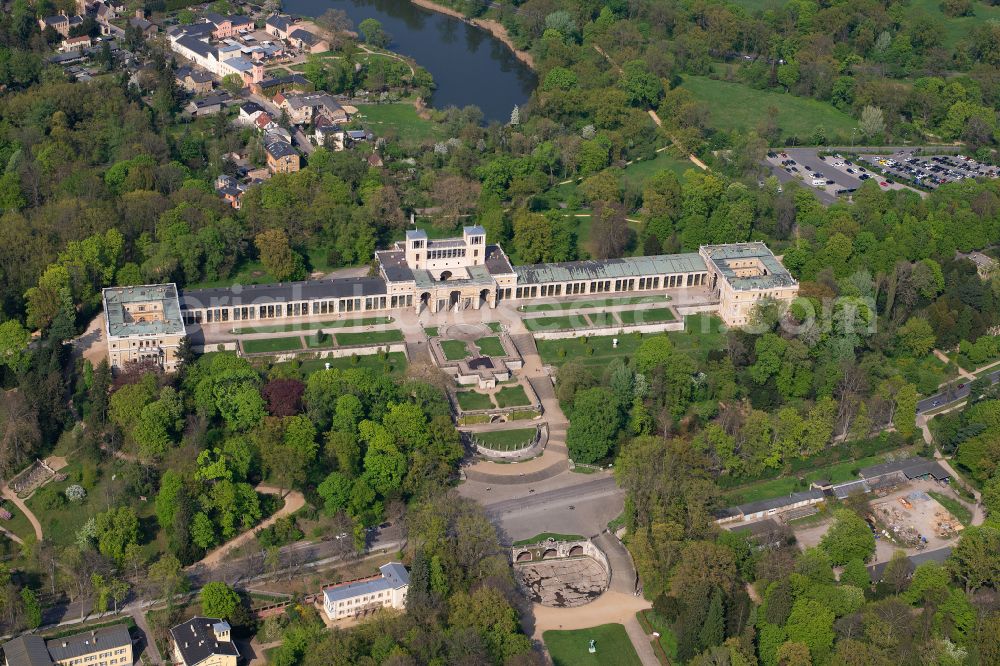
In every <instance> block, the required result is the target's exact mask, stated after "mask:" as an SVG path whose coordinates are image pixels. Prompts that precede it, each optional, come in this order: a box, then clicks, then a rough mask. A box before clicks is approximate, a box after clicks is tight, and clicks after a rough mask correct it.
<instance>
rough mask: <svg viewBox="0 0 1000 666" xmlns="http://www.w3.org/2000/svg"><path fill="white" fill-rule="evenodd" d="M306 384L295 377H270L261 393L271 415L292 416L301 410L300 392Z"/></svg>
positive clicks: (304, 388)
mask: <svg viewBox="0 0 1000 666" xmlns="http://www.w3.org/2000/svg"><path fill="white" fill-rule="evenodd" d="M305 390H306V385H305V384H303V383H302V382H300V381H299V380H297V379H272V380H271V381H269V382H268V383H267V384H265V385H264V390H262V391H261V394H262V395H263V396H264V400H267V411H268V412H269V413H270V414H271V416H294V415H295V414H298V413H299V412H301V411H302V392H303V391H305Z"/></svg>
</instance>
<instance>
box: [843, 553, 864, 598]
mask: <svg viewBox="0 0 1000 666" xmlns="http://www.w3.org/2000/svg"><path fill="white" fill-rule="evenodd" d="M840 582H841V583H842V584H844V585H853V586H855V587H857V588H860V589H862V590H866V589H868V588H869V587H871V575H870V574H869V573H868V568H867V567H866V566H865V563H864V561H863V560H861V559H860V558H858V559H853V560H850V561H848V562H847V564H845V565H844V571H843V572H842V573H841V574H840Z"/></svg>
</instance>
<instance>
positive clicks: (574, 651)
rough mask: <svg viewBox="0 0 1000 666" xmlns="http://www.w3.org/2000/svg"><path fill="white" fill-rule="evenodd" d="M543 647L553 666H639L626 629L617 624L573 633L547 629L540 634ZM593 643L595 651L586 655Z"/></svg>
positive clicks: (637, 657) (639, 662)
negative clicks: (547, 650)
mask: <svg viewBox="0 0 1000 666" xmlns="http://www.w3.org/2000/svg"><path fill="white" fill-rule="evenodd" d="M542 640H543V641H545V647H547V648H548V649H549V654H551V655H552V663H553V664H555V666H588V665H590V664H593V666H641V664H642V662H641V661H640V660H639V655H637V654H636V652H635V648H634V647H632V641H630V640H629V638H628V634H627V633H626V632H625V627H624V626H622V625H620V624H602V625H601V626H599V627H591V628H590V629H578V630H576V631H556V630H550V631H546V632H545V633H543V634H542ZM591 640H593V641H594V642H595V643H594V646H595V647H596V648H597V651H596V652H595V653H594V654H590V652H588V651H587V650H588V647H589V646H590V641H591Z"/></svg>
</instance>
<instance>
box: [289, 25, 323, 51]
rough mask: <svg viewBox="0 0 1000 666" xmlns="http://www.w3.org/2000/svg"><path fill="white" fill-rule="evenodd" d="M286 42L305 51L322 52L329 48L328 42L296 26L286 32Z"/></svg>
mask: <svg viewBox="0 0 1000 666" xmlns="http://www.w3.org/2000/svg"><path fill="white" fill-rule="evenodd" d="M288 43H289V44H291V45H292V46H294V47H295V48H297V49H300V50H302V51H305V52H306V53H323V52H324V51H329V50H330V42H328V41H326V40H325V39H320V38H319V37H317V36H316V35H314V34H313V33H311V32H309V31H308V30H303V29H302V28H296V29H295V30H292V31H291V32H290V33H288Z"/></svg>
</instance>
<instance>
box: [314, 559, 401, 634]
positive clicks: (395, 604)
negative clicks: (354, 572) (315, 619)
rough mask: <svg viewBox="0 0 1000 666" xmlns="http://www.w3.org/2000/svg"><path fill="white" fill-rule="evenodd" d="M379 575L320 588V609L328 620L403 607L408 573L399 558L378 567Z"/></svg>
mask: <svg viewBox="0 0 1000 666" xmlns="http://www.w3.org/2000/svg"><path fill="white" fill-rule="evenodd" d="M379 571H381V572H382V575H381V576H375V577H372V578H366V579H364V580H357V581H352V582H350V583H344V584H342V585H334V586H333V587H328V588H326V589H324V590H323V610H324V611H325V612H326V616H327V617H328V618H330V619H331V620H342V619H344V618H348V617H357V616H359V615H364V614H366V613H370V612H373V611H375V610H378V609H379V608H397V609H400V610H402V609H404V608H406V591H407V589H409V587H410V574H409V572H407V571H406V567H404V566H403V565H402V564H401V563H399V562H389V563H388V564H383V565H382V566H381V567H379Z"/></svg>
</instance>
